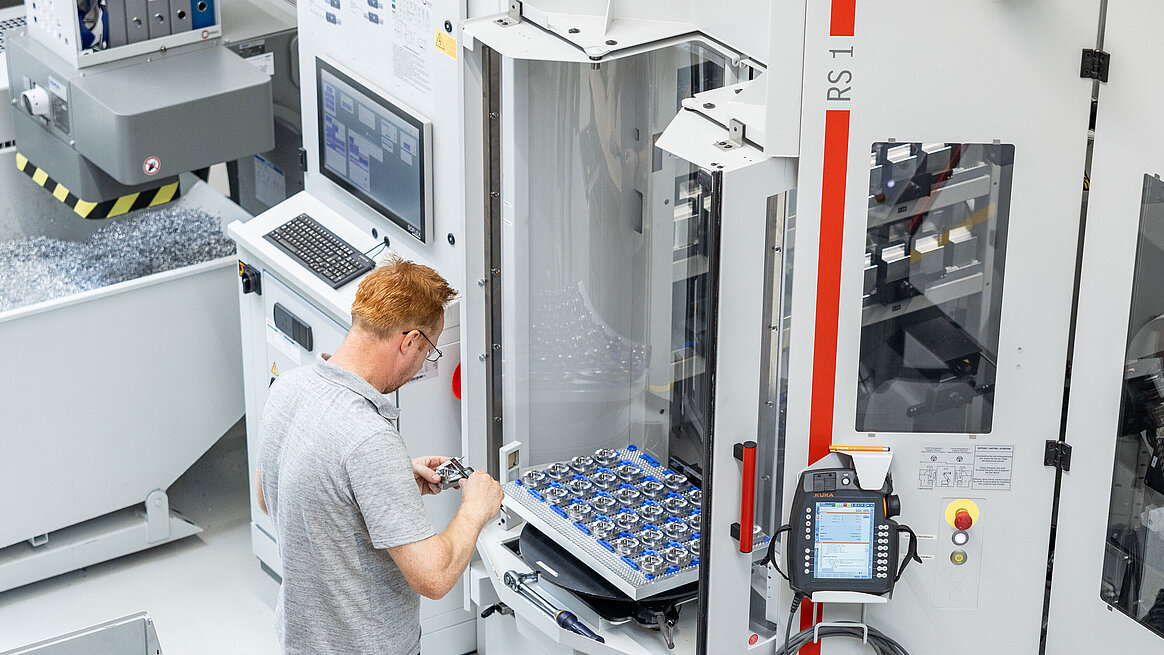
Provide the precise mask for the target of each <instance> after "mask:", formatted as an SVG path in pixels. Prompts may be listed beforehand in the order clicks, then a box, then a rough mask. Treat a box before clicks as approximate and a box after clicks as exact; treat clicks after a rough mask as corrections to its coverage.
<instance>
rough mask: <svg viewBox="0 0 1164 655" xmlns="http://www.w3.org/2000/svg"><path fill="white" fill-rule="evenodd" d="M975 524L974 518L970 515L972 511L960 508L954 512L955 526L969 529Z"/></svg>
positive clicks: (960, 528)
mask: <svg viewBox="0 0 1164 655" xmlns="http://www.w3.org/2000/svg"><path fill="white" fill-rule="evenodd" d="M972 525H974V519H973V518H971V517H970V512H967V511H966V510H964V509H960V510H958V511H957V512H956V513H955V514H954V527H955V528H958V529H959V530H969V529H970V526H972Z"/></svg>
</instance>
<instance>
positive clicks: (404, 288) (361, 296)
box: [352, 255, 457, 338]
mask: <svg viewBox="0 0 1164 655" xmlns="http://www.w3.org/2000/svg"><path fill="white" fill-rule="evenodd" d="M456 295H457V292H456V290H455V289H453V288H452V287H451V286H449V283H448V281H446V280H445V279H444V278H443V277H441V275H440V273H437V272H436V271H434V270H433V269H431V268H429V267H428V266H425V265H423V264H417V263H416V262H410V261H408V260H406V259H401V258H400V257H399V256H398V255H391V256H389V257H388V259H387V260H385V261H384V262H382V263H381V264H380V265H379V266H377V267H376V268H375V270H373V271H372V272H371V273H369V274H368V275H367V277H365V278H364V279H363V281H362V282H360V286H359V288H358V289H357V290H356V302H354V303H352V323H353V325H356V326H359V327H362V328H364V329H365V330H368V331H370V332H372V333H373V334H375V335H376V336H378V337H380V338H388V337H391V336H393V335H394V334H395V333H397V332H399V331H403V330H416V329H425V328H429V329H433V328H436V326H437V323H439V322H440V319H441V316H443V315H444V311H445V307H446V306H447V305H448V304H449V301H451V300H452V299H453V297H454V296H456Z"/></svg>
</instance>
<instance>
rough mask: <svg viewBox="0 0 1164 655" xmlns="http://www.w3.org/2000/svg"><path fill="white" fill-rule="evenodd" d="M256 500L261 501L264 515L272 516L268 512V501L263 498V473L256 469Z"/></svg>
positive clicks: (260, 504)
mask: <svg viewBox="0 0 1164 655" xmlns="http://www.w3.org/2000/svg"><path fill="white" fill-rule="evenodd" d="M255 498H256V499H258V501H259V509H261V510H263V513H264V514H270V512H268V511H267V499H266V498H264V497H263V473H262V471H260V470H259V469H255Z"/></svg>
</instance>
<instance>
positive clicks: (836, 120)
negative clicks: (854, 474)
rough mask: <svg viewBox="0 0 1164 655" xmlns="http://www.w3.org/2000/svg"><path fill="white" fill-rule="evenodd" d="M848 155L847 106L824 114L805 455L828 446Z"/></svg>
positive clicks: (817, 453) (811, 459) (815, 455)
mask: <svg viewBox="0 0 1164 655" xmlns="http://www.w3.org/2000/svg"><path fill="white" fill-rule="evenodd" d="M848 158H849V112H848V111H839V110H833V111H829V112H827V113H826V114H825V142H824V176H823V178H822V185H821V201H820V251H819V253H818V259H817V281H816V335H815V338H814V341H813V361H812V413H811V415H810V419H809V442H808V461H809V463H810V464H811V463H813V462H815V461H817V460H818V459H820V458H822V457H824V456H825V455H827V454H828V452H829V444H830V443H832V436H833V398H834V389H835V387H836V377H837V375H836V374H837V319H838V315H839V313H840V296H841V243H842V241H843V240H844V232H845V177H846V173H847V171H848Z"/></svg>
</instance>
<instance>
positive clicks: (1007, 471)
mask: <svg viewBox="0 0 1164 655" xmlns="http://www.w3.org/2000/svg"><path fill="white" fill-rule="evenodd" d="M1013 472H1014V446H975V447H974V488H975V489H999V490H1003V491H1010V480H1011V476H1012V474H1013Z"/></svg>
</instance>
